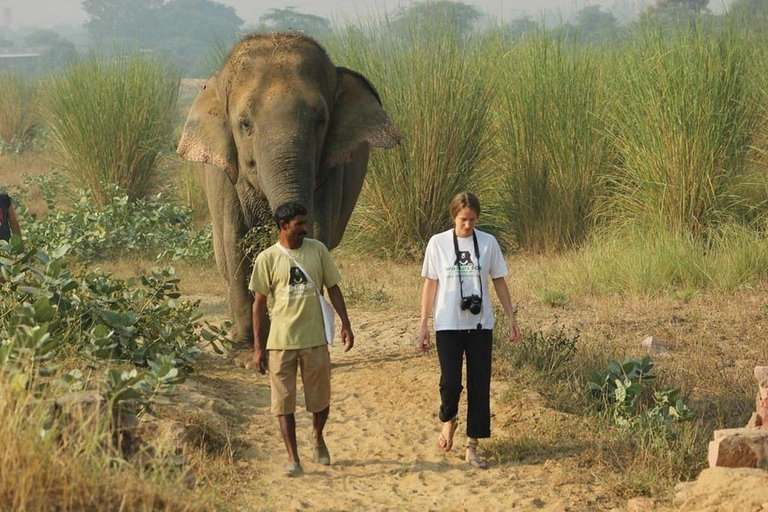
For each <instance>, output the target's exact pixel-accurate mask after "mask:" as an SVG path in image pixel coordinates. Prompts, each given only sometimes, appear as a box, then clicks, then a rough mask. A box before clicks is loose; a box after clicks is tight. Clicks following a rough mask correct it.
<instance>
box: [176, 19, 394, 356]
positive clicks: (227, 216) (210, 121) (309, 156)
mask: <svg viewBox="0 0 768 512" xmlns="http://www.w3.org/2000/svg"><path fill="white" fill-rule="evenodd" d="M399 140H400V134H399V133H398V132H397V130H396V129H395V128H394V126H392V124H391V123H390V121H389V118H388V116H387V114H386V113H385V112H384V109H383V108H382V105H381V100H380V98H379V95H378V93H377V92H376V90H375V89H374V87H373V86H372V85H371V84H370V82H368V80H367V79H366V78H365V77H364V76H362V75H361V74H359V73H356V72H354V71H351V70H349V69H346V68H343V67H336V66H335V65H334V64H333V63H332V62H331V60H330V58H329V57H328V55H327V54H326V52H325V50H324V49H323V48H322V47H321V46H320V45H319V44H318V43H316V42H315V41H314V40H312V39H310V38H309V37H306V36H304V35H301V34H293V33H280V34H265V35H258V34H257V35H252V36H248V37H246V38H244V39H243V40H241V41H240V42H239V43H238V44H236V45H235V47H234V48H233V50H232V51H231V53H230V54H229V56H228V57H227V60H226V62H225V63H224V65H223V66H222V68H221V69H220V70H219V71H218V72H217V73H216V74H215V75H213V76H212V77H211V78H210V79H209V80H208V81H207V82H206V84H205V86H204V87H203V89H202V90H201V91H200V93H199V94H198V96H197V98H196V99H195V102H194V103H193V105H192V108H191V110H190V112H189V116H188V118H187V121H186V124H185V126H184V132H183V134H182V137H181V140H180V142H179V145H178V149H177V152H178V154H179V155H181V157H182V158H184V159H186V160H190V161H194V162H203V163H206V164H209V165H210V166H213V167H215V168H213V167H206V168H205V172H204V176H205V177H204V185H205V191H206V195H207V199H208V207H209V209H210V212H211V219H212V222H213V245H214V253H215V256H216V264H217V265H218V268H219V270H220V271H221V273H222V274H223V276H224V278H225V279H226V281H227V283H228V285H229V290H228V304H229V313H230V316H231V318H232V322H233V330H232V339H233V341H234V342H235V343H236V344H239V345H241V346H242V345H249V346H252V344H253V327H252V320H251V307H252V304H253V296H252V295H251V293H250V292H249V290H248V280H249V278H250V272H251V268H252V261H251V260H250V259H249V258H248V257H247V256H246V254H245V253H244V251H243V249H242V248H241V245H240V244H239V243H238V242H239V241H240V240H242V238H243V236H244V235H245V234H246V232H247V231H248V230H249V229H251V228H252V227H254V226H258V225H263V224H264V223H266V222H270V219H271V215H272V211H274V209H275V208H277V207H278V206H280V205H281V204H283V203H285V202H288V201H298V202H300V203H302V204H303V205H304V206H305V207H306V208H307V210H308V211H309V213H310V223H311V226H310V228H309V229H310V232H309V235H308V236H312V237H313V238H316V239H318V240H320V241H322V242H323V243H324V244H325V245H326V246H328V248H329V249H333V248H334V247H336V246H337V245H338V244H339V242H340V241H341V238H342V235H343V234H344V229H345V228H346V226H347V222H348V221H349V218H350V215H351V214H352V210H353V208H354V206H355V203H356V202H357V198H358V196H359V195H360V190H361V188H362V186H363V179H364V177H365V173H366V170H367V167H368V155H369V152H370V147H371V146H375V147H382V148H392V147H394V146H395V145H396V144H397V143H398V142H399ZM222 171H223V172H222Z"/></svg>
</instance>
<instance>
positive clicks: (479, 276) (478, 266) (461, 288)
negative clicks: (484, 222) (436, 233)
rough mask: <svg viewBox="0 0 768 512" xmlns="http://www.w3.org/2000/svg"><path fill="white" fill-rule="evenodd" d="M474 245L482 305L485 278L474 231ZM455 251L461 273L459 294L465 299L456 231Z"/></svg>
mask: <svg viewBox="0 0 768 512" xmlns="http://www.w3.org/2000/svg"><path fill="white" fill-rule="evenodd" d="M472 243H473V244H474V245H475V264H476V265H477V282H478V283H479V284H480V303H481V304H482V302H483V277H482V276H481V275H480V246H479V245H478V243H477V233H475V230H474V229H473V230H472ZM453 250H454V251H455V252H456V262H455V263H454V265H456V266H457V267H458V271H459V293H461V298H462V299H463V298H464V280H463V279H462V278H461V263H459V261H460V259H461V252H460V251H459V238H458V237H457V236H456V230H455V229H454V230H453Z"/></svg>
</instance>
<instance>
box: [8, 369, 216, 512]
mask: <svg viewBox="0 0 768 512" xmlns="http://www.w3.org/2000/svg"><path fill="white" fill-rule="evenodd" d="M0 396H1V397H2V398H1V399H0V417H2V418H3V421H2V422H0V503H2V507H1V508H3V509H4V510H6V509H7V510H16V511H27V510H29V511H32V510H137V511H144V510H146V511H149V510H158V509H163V510H179V511H182V510H207V509H212V508H213V507H212V505H211V502H210V500H209V499H208V498H207V497H204V496H196V497H194V498H193V493H191V492H190V491H187V490H185V489H184V486H183V477H184V474H183V473H181V472H178V471H174V470H173V469H172V468H171V467H169V466H165V467H164V465H163V464H161V463H158V464H152V465H151V466H150V467H147V468H138V467H134V466H133V465H131V464H129V463H126V462H124V461H121V460H120V459H119V458H114V457H113V456H110V454H109V452H108V451H107V449H106V448H104V447H106V446H109V445H110V442H109V438H110V436H111V434H110V433H109V432H108V431H104V430H103V429H102V428H100V427H99V424H98V422H93V421H92V422H90V423H88V422H87V421H86V422H82V423H80V422H78V425H77V427H76V428H74V429H73V428H71V426H69V428H68V427H67V425H66V424H65V423H59V422H56V421H54V422H53V423H52V424H51V423H50V417H51V416H50V410H51V409H50V404H47V405H46V404H45V403H43V402H39V403H37V404H32V405H30V404H29V402H28V400H21V399H19V395H18V393H14V392H13V391H12V385H11V383H10V382H8V381H7V379H5V378H3V379H2V381H0ZM62 417H66V415H63V416H62ZM86 417H87V416H86ZM83 425H87V426H90V428H88V427H87V428H83ZM44 432H45V435H44V434H43V433H44Z"/></svg>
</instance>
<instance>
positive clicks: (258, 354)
mask: <svg viewBox="0 0 768 512" xmlns="http://www.w3.org/2000/svg"><path fill="white" fill-rule="evenodd" d="M253 365H254V366H255V367H256V371H257V372H259V373H260V374H262V375H264V374H265V373H267V353H266V352H265V351H264V350H263V349H262V348H261V347H259V348H257V349H256V350H254V352H253Z"/></svg>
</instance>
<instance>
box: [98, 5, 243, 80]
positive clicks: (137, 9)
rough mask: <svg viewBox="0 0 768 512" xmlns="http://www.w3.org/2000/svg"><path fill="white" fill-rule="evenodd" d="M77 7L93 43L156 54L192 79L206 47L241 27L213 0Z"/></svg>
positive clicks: (239, 21) (226, 8)
mask: <svg viewBox="0 0 768 512" xmlns="http://www.w3.org/2000/svg"><path fill="white" fill-rule="evenodd" d="M83 7H84V8H85V9H86V12H87V13H88V14H89V16H90V19H89V20H88V22H87V24H86V25H87V27H88V31H89V33H90V34H91V37H92V38H93V39H95V40H97V41H99V40H100V41H105V42H108V43H110V42H117V43H118V44H121V45H125V46H130V47H141V48H142V49H146V50H153V51H156V52H159V53H161V54H162V55H164V56H165V57H167V58H168V59H169V60H170V61H172V62H174V63H175V64H177V65H179V66H180V67H181V69H182V72H183V73H189V74H191V73H194V74H195V75H197V74H198V71H199V70H200V68H201V66H200V65H199V64H200V61H202V60H203V58H204V57H205V55H206V54H207V53H209V52H210V49H211V47H212V46H213V45H214V44H216V43H217V42H218V41H230V40H231V39H232V37H233V36H234V34H235V32H236V31H237V30H238V29H239V28H240V26H241V25H242V24H243V20H242V19H240V18H239V17H238V16H237V14H236V13H235V9H234V8H232V7H230V6H227V5H224V4H222V3H220V2H215V1H213V0H170V1H167V2H164V1H163V0H84V1H83Z"/></svg>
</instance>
